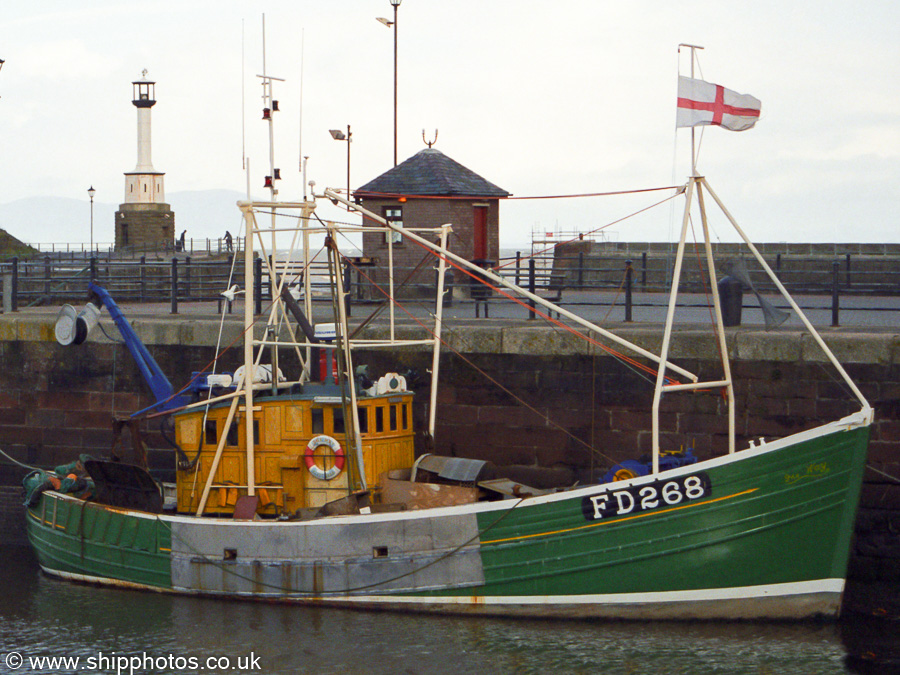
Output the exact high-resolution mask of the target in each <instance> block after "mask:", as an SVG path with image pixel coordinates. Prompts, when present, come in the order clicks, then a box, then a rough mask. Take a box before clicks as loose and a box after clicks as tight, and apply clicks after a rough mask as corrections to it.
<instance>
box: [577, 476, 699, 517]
mask: <svg viewBox="0 0 900 675" xmlns="http://www.w3.org/2000/svg"><path fill="white" fill-rule="evenodd" d="M710 494H712V482H711V481H710V480H709V476H708V475H707V474H706V473H705V472H700V473H695V474H691V475H689V476H679V477H678V478H672V479H671V480H665V481H660V480H657V481H655V482H653V483H650V484H649V485H640V486H634V487H627V488H621V489H619V490H615V489H611V490H610V489H608V490H606V491H604V492H600V493H598V494H595V495H591V496H590V497H584V498H583V499H582V500H581V511H582V513H583V514H584V517H585V518H586V519H587V520H600V519H601V518H612V517H615V516H625V515H628V514H633V513H640V512H642V511H649V510H652V509H657V508H661V507H666V506H676V505H678V504H684V503H687V502H692V501H695V500H697V499H703V498H705V497H709V496H710Z"/></svg>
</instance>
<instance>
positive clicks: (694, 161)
mask: <svg viewBox="0 0 900 675" xmlns="http://www.w3.org/2000/svg"><path fill="white" fill-rule="evenodd" d="M682 47H687V48H689V49H690V50H691V79H692V80H693V79H694V60H695V58H696V52H697V50H698V49H703V47H701V46H700V45H689V44H687V43H685V42H682V43H681V44H679V45H678V52H679V53H681V48H682ZM694 141H695V136H694V127H691V175H693V176H696V175H697V146H696V144H695V142H694Z"/></svg>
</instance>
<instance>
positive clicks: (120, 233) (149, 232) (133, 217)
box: [116, 203, 175, 251]
mask: <svg viewBox="0 0 900 675" xmlns="http://www.w3.org/2000/svg"><path fill="white" fill-rule="evenodd" d="M174 243H175V214H174V212H173V211H172V208H171V207H170V206H169V205H168V204H162V203H157V204H119V210H118V211H116V250H117V251H119V250H123V249H132V248H169V247H171V246H173V245H174Z"/></svg>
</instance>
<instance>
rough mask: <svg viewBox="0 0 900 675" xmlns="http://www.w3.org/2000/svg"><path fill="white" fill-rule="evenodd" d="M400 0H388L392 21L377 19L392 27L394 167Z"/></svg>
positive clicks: (395, 158)
mask: <svg viewBox="0 0 900 675" xmlns="http://www.w3.org/2000/svg"><path fill="white" fill-rule="evenodd" d="M401 2H402V0H390V3H391V6H392V7H393V8H394V20H393V21H389V20H387V19H384V18H381V17H379V18H378V19H377V20H378V21H380V22H381V23H383V24H384V25H385V26H387V27H388V28H390V27H391V26H393V27H394V166H397V8H398V7H399V6H400V3H401Z"/></svg>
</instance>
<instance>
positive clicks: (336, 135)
mask: <svg viewBox="0 0 900 675" xmlns="http://www.w3.org/2000/svg"><path fill="white" fill-rule="evenodd" d="M328 133H329V134H331V137H332V138H333V139H334V140H336V141H347V199H348V201H349V199H350V139H351V138H353V134H352V133H350V125H349V124H348V125H347V135H346V136H345V135H344V132H343V131H341V130H340V129H329V130H328ZM348 210H349V207H348Z"/></svg>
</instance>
